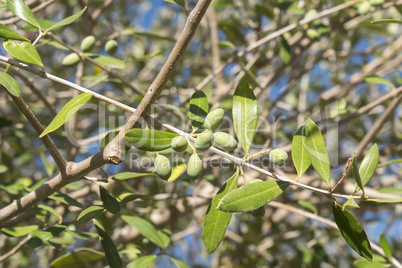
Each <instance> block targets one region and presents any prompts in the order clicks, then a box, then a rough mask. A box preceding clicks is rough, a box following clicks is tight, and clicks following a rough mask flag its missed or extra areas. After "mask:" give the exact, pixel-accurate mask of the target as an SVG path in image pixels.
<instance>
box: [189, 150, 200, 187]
mask: <svg viewBox="0 0 402 268" xmlns="http://www.w3.org/2000/svg"><path fill="white" fill-rule="evenodd" d="M202 171H203V165H202V159H201V157H200V156H199V155H198V154H192V155H191V156H190V158H189V159H188V163H187V175H188V176H189V177H190V178H191V179H192V180H193V181H195V180H196V179H198V178H199V177H201V175H202Z"/></svg>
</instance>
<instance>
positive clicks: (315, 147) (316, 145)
mask: <svg viewBox="0 0 402 268" xmlns="http://www.w3.org/2000/svg"><path fill="white" fill-rule="evenodd" d="M304 122H305V130H306V145H307V147H306V149H307V151H308V154H309V157H310V160H311V163H312V164H313V167H314V169H315V171H317V173H318V175H320V177H321V179H322V180H323V181H324V182H325V183H326V184H327V185H328V186H331V167H330V165H329V157H328V153H327V149H326V148H325V143H324V138H323V137H322V134H321V132H320V129H319V128H318V127H317V125H316V124H315V123H314V122H313V121H312V120H311V119H310V118H308V117H306V119H305V121H304Z"/></svg>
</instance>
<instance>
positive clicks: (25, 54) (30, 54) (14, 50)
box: [3, 41, 45, 68]
mask: <svg viewBox="0 0 402 268" xmlns="http://www.w3.org/2000/svg"><path fill="white" fill-rule="evenodd" d="M3 47H4V49H5V50H6V51H7V52H8V53H10V55H11V56H13V57H14V58H16V59H17V60H20V61H23V62H26V63H31V64H34V65H39V66H41V67H42V68H45V67H44V66H43V63H42V60H41V58H40V56H39V54H38V52H37V51H36V49H35V47H34V46H33V45H31V43H29V42H22V43H19V44H17V43H14V42H13V41H4V42H3Z"/></svg>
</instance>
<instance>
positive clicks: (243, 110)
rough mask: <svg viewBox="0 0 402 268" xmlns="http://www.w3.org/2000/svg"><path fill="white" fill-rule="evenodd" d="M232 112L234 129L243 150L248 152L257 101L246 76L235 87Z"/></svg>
mask: <svg viewBox="0 0 402 268" xmlns="http://www.w3.org/2000/svg"><path fill="white" fill-rule="evenodd" d="M232 113H233V128H234V131H235V133H236V136H237V137H238V138H239V141H240V144H241V146H242V148H243V150H244V151H245V152H246V153H248V152H249V151H250V146H251V144H252V142H253V139H254V134H255V130H256V128H257V119H258V101H257V98H256V97H255V95H254V92H253V89H252V87H251V85H250V83H249V82H248V80H247V78H246V77H243V78H242V79H241V80H240V82H239V84H238V85H237V87H236V91H235V93H234V96H233V107H232Z"/></svg>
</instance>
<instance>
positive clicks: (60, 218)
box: [35, 204, 63, 223]
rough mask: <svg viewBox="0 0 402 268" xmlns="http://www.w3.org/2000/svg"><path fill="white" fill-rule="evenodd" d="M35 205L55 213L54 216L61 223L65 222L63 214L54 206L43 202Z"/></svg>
mask: <svg viewBox="0 0 402 268" xmlns="http://www.w3.org/2000/svg"><path fill="white" fill-rule="evenodd" d="M35 207H36V208H39V209H43V210H45V211H47V212H49V213H51V214H53V215H54V216H56V217H57V218H58V219H59V223H62V222H63V216H61V214H60V213H58V212H57V211H56V210H55V209H54V208H52V207H49V206H46V205H42V204H38V205H36V206H35Z"/></svg>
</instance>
